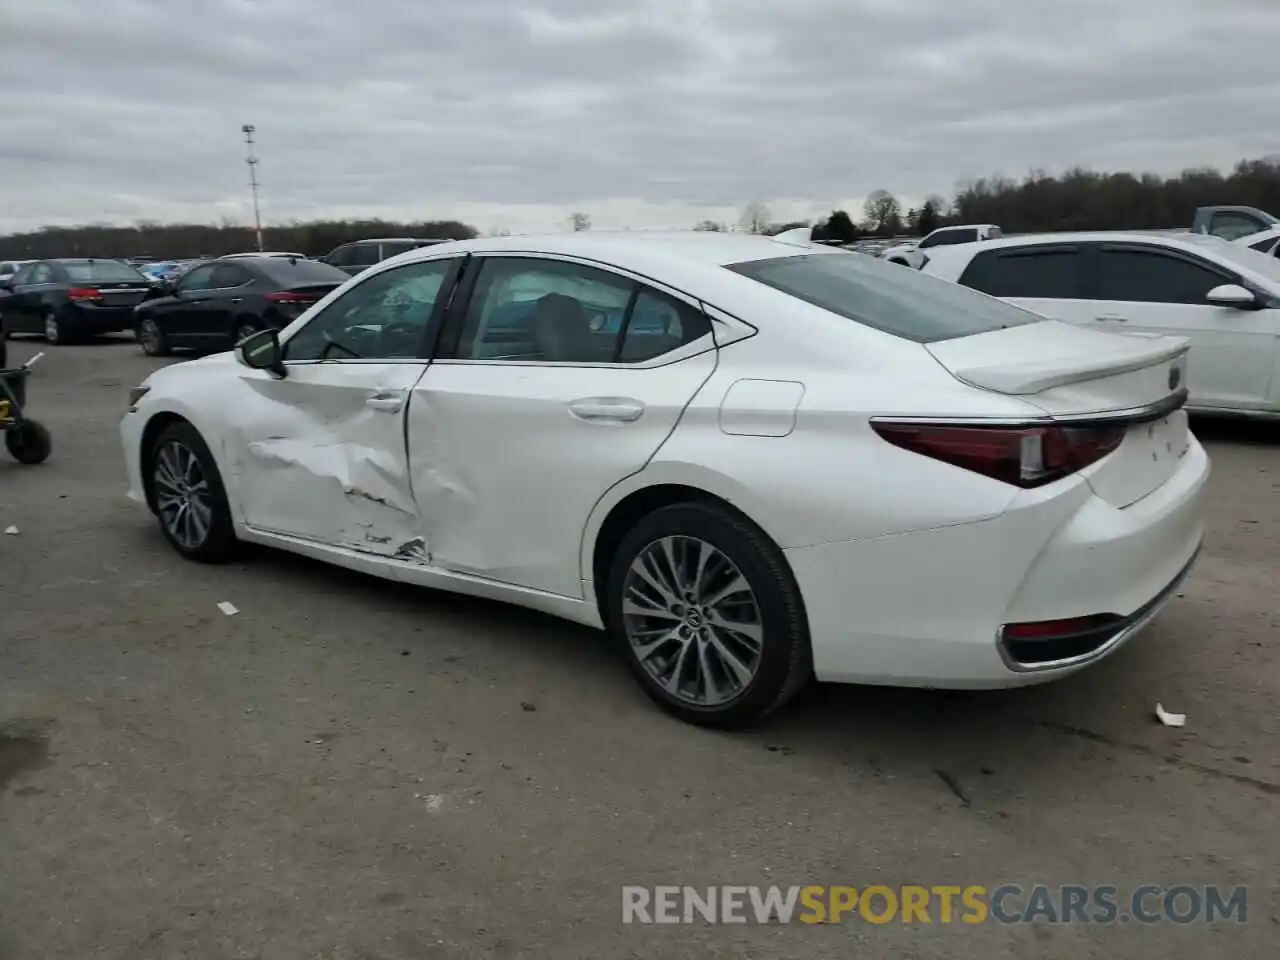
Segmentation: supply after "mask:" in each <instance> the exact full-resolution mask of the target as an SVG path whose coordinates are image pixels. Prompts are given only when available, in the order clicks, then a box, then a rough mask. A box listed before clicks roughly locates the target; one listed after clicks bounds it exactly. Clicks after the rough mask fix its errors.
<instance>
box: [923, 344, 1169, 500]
mask: <svg viewBox="0 0 1280 960" xmlns="http://www.w3.org/2000/svg"><path fill="white" fill-rule="evenodd" d="M1189 347H1190V343H1189V341H1188V340H1187V339H1186V338H1185V337H1167V336H1162V335H1160V334H1120V333H1106V332H1103V331H1099V330H1090V329H1088V328H1085V327H1079V326H1076V325H1074V324H1070V323H1065V322H1062V321H1059V320H1046V321H1044V322H1042V323H1030V324H1025V325H1022V326H1017V327H1010V328H1007V329H1002V330H993V331H991V332H988V333H982V334H978V335H976V336H972V337H959V338H956V339H954V340H944V341H939V342H937V343H931V344H927V345H926V348H927V349H928V351H929V352H930V353H931V354H932V355H933V357H934V359H936V360H937V361H938V362H939V363H940V364H941V365H942V366H943V367H944V368H946V370H947V371H948V372H950V373H951V375H952V376H954V377H955V378H956V379H957V380H960V381H962V382H964V383H967V384H969V385H970V386H973V387H977V388H978V389H981V390H989V391H992V392H994V393H1001V394H1006V395H1010V396H1017V397H1021V398H1022V399H1024V400H1026V401H1027V402H1029V403H1031V404H1033V405H1035V406H1036V407H1037V408H1039V409H1040V410H1042V411H1044V413H1045V414H1047V415H1048V416H1050V417H1053V418H1054V419H1060V420H1064V421H1068V422H1075V423H1078V424H1079V425H1081V426H1085V427H1087V425H1088V424H1089V423H1091V422H1095V423H1098V424H1099V428H1105V427H1103V424H1107V425H1108V426H1109V427H1114V426H1115V424H1116V422H1117V421H1121V422H1124V421H1128V425H1127V429H1126V433H1125V437H1124V440H1123V442H1122V443H1121V444H1120V446H1119V448H1118V449H1116V450H1115V452H1114V453H1112V454H1110V455H1109V456H1107V457H1105V458H1103V459H1102V460H1100V461H1099V462H1097V463H1095V464H1093V465H1092V466H1090V467H1088V468H1086V469H1085V470H1084V471H1083V474H1082V475H1083V476H1084V477H1085V478H1086V479H1087V480H1088V482H1089V484H1090V486H1092V488H1093V490H1094V492H1095V493H1096V494H1097V495H1098V496H1099V497H1101V498H1102V499H1104V500H1106V501H1108V502H1109V503H1112V504H1114V505H1115V506H1118V507H1125V506H1128V505H1129V504H1131V503H1134V502H1136V501H1138V500H1140V499H1141V498H1142V497H1144V496H1146V495H1147V494H1149V493H1150V492H1151V491H1153V490H1155V489H1157V488H1158V487H1159V486H1160V485H1161V484H1163V483H1164V482H1165V481H1167V480H1168V479H1169V477H1171V476H1172V475H1173V473H1174V472H1175V471H1176V470H1177V468H1178V462H1179V461H1180V460H1181V459H1182V456H1183V455H1184V454H1185V453H1186V451H1187V447H1188V444H1189V442H1190V432H1189V430H1188V427H1187V415H1186V412H1185V410H1183V409H1181V405H1182V403H1183V402H1185V397H1186V382H1187V369H1186V364H1187V353H1188V350H1189ZM1153 411H1155V412H1154V413H1153Z"/></svg>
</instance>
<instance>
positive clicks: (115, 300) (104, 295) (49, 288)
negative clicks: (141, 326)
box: [0, 259, 158, 344]
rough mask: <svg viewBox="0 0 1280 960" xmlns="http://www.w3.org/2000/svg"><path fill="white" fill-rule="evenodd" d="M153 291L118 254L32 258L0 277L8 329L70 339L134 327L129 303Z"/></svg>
mask: <svg viewBox="0 0 1280 960" xmlns="http://www.w3.org/2000/svg"><path fill="white" fill-rule="evenodd" d="M157 292H158V291H157V288H156V287H155V285H154V284H153V283H152V282H151V281H149V280H148V279H147V278H146V277H144V276H143V275H142V274H141V273H139V272H138V271H137V270H136V269H135V268H133V267H131V266H129V265H128V264H127V263H124V262H123V261H120V260H88V259H64V260H34V261H32V262H30V263H28V264H27V265H26V266H24V267H22V269H20V270H19V271H18V272H17V273H16V274H14V275H13V276H12V277H10V278H7V279H0V316H3V324H4V328H5V330H6V331H7V332H8V333H40V334H43V335H44V338H45V339H46V340H48V341H49V342H50V343H54V344H62V343H71V342H74V341H75V340H79V339H83V338H85V337H89V336H93V335H95V334H100V333H112V332H115V331H118V330H130V329H132V328H133V308H134V307H135V306H137V305H138V304H140V303H142V302H143V301H144V300H146V299H147V298H148V297H153V296H155V295H156V294H157Z"/></svg>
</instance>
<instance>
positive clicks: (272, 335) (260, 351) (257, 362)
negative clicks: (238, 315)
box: [236, 330, 287, 377]
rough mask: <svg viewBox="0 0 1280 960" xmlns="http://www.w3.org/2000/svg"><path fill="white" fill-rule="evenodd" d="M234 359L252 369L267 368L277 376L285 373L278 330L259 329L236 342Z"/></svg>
mask: <svg viewBox="0 0 1280 960" xmlns="http://www.w3.org/2000/svg"><path fill="white" fill-rule="evenodd" d="M236 359H238V360H239V361H240V362H241V363H243V364H244V365H245V366H246V367H250V368H252V369H254V370H269V371H270V372H271V373H274V374H275V375H276V376H277V377H283V376H285V374H286V372H287V371H286V370H285V365H284V351H283V350H282V349H281V348H280V332H279V331H278V330H259V331H258V332H257V333H251V334H250V335H249V336H247V337H245V338H244V339H243V340H241V341H240V342H239V343H237V344H236Z"/></svg>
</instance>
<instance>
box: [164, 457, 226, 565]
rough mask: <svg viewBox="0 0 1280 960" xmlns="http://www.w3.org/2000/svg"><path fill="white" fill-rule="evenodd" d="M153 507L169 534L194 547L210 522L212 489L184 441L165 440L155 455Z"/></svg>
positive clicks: (203, 537) (202, 537) (201, 538)
mask: <svg viewBox="0 0 1280 960" xmlns="http://www.w3.org/2000/svg"><path fill="white" fill-rule="evenodd" d="M154 481H155V495H156V510H157V511H158V512H159V514H160V522H161V523H163V524H164V527H165V529H166V530H167V531H168V532H169V535H170V536H172V537H173V538H174V540H176V541H177V542H178V543H180V544H181V545H182V546H183V547H185V548H186V549H188V550H197V549H199V548H200V547H201V546H202V545H203V544H204V542H205V540H206V539H207V538H208V536H209V530H210V527H211V525H212V524H213V491H212V490H211V489H210V488H209V480H208V478H207V477H206V476H205V475H204V468H203V467H201V465H200V459H199V457H197V456H196V454H195V452H194V451H192V450H191V448H190V447H188V446H187V445H186V444H184V443H181V442H180V441H178V440H167V441H165V443H164V445H163V446H161V447H160V449H159V450H157V451H156V457H155V475H154Z"/></svg>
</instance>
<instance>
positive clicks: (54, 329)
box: [44, 313, 60, 343]
mask: <svg viewBox="0 0 1280 960" xmlns="http://www.w3.org/2000/svg"><path fill="white" fill-rule="evenodd" d="M59 333H60V331H59V330H58V318H57V317H56V316H54V315H53V314H52V313H47V314H45V318H44V338H45V339H46V340H48V341H49V342H50V343H57V342H58V335H59Z"/></svg>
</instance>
